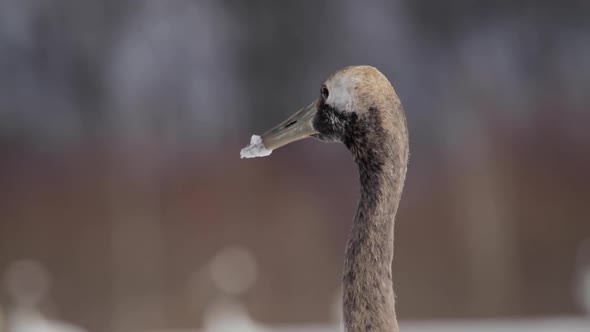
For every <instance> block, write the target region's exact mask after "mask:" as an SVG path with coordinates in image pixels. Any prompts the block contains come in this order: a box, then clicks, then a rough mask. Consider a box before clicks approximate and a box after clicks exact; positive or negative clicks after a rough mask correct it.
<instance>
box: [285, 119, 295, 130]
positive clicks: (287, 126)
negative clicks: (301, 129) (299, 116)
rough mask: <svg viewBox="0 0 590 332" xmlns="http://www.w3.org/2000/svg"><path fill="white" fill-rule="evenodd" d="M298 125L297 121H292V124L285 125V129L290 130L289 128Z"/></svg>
mask: <svg viewBox="0 0 590 332" xmlns="http://www.w3.org/2000/svg"><path fill="white" fill-rule="evenodd" d="M296 123H297V120H293V121H291V122H289V123H287V124H286V125H285V128H289V127H291V126H292V125H294V124H296Z"/></svg>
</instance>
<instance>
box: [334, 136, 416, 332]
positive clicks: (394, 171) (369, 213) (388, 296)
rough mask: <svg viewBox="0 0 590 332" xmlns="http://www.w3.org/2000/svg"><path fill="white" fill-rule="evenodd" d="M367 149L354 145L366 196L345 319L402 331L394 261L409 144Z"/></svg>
mask: <svg viewBox="0 0 590 332" xmlns="http://www.w3.org/2000/svg"><path fill="white" fill-rule="evenodd" d="M394 141H395V140H393V141H391V142H390V143H397V142H394ZM392 146H393V148H391V147H392ZM406 146H407V145H406ZM362 149H363V147H359V149H357V151H355V149H354V147H353V148H352V149H351V150H353V153H354V154H355V159H356V161H357V164H358V168H359V174H360V182H361V198H360V201H359V206H358V210H357V213H356V216H355V218H354V224H353V228H352V233H351V235H350V238H349V240H348V244H347V247H346V261H345V263H344V277H343V304H344V312H343V313H344V321H345V325H346V331H347V332H361V331H362V332H365V331H388V332H391V331H395V332H397V331H399V328H398V324H397V319H396V314H395V296H394V291H393V280H392V273H391V264H392V260H393V234H394V218H395V214H396V212H397V208H398V205H399V200H400V196H401V191H402V188H403V183H404V180H405V174H406V166H407V150H406V151H402V152H401V153H400V152H399V150H397V149H396V147H395V144H391V145H389V146H388V147H387V148H385V149H378V151H377V152H375V151H370V152H369V153H367V151H363V150H362ZM396 150H397V151H396ZM402 150H403V149H402Z"/></svg>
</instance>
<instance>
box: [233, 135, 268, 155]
mask: <svg viewBox="0 0 590 332" xmlns="http://www.w3.org/2000/svg"><path fill="white" fill-rule="evenodd" d="M271 153H272V150H269V149H267V148H266V147H265V146H264V144H263V143H262V138H260V136H258V135H252V138H250V145H248V146H247V147H245V148H243V149H242V151H240V158H255V157H266V156H268V155H270V154H271Z"/></svg>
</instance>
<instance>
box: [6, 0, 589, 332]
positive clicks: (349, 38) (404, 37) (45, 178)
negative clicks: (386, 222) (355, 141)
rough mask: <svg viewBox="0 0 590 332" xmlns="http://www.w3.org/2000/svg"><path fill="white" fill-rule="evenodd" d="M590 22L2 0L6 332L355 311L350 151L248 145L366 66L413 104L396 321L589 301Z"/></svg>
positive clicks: (543, 12)
mask: <svg viewBox="0 0 590 332" xmlns="http://www.w3.org/2000/svg"><path fill="white" fill-rule="evenodd" d="M589 17H590V2H588V1H585V0H578V1H575V0H567V1H491V0H481V1H477V2H473V1H466V0H454V1H444V2H440V1H434V0H412V1H410V0H396V1H388V0H374V1H362V2H361V1H354V0H343V1H335V0H330V1H282V2H279V1H271V0H251V1H248V2H234V1H213V0H206V1H189V0H175V1H160V0H143V1H139V0H108V1H107V0H105V1H80V0H69V1H68V0H60V1H47V0H0V188H1V190H0V331H17V332H21V331H94V332H107V331H114V332H119V331H125V332H127V331H138V332H139V331H164V330H166V331H176V330H180V329H182V330H187V331H188V330H190V331H196V330H204V331H260V330H261V329H266V330H273V329H276V330H278V329H279V328H281V327H283V328H288V327H291V328H292V329H293V330H294V331H296V330H299V331H305V329H306V328H305V327H306V326H307V327H308V330H309V331H312V330H313V328H312V326H320V327H322V326H325V327H326V329H325V330H326V331H327V330H329V328H333V330H334V331H336V328H337V327H338V324H339V323H338V321H339V313H338V312H339V307H338V302H339V292H340V280H341V270H342V262H343V258H344V246H345V243H346V237H347V235H348V232H349V229H350V225H351V221H352V217H353V214H354V211H355V209H356V202H357V199H358V191H359V188H358V179H357V174H356V168H355V165H354V163H353V161H352V158H351V157H350V156H349V154H348V151H346V148H345V147H344V146H342V145H338V144H322V143H320V142H318V141H315V140H306V141H303V142H299V143H297V144H293V145H290V146H288V147H285V148H283V149H280V150H277V151H275V153H273V155H272V156H271V157H269V158H257V159H252V160H240V158H239V151H240V149H241V148H242V147H243V146H245V145H246V144H247V143H248V141H249V138H250V135H251V134H260V133H262V132H264V131H266V129H268V128H270V127H271V126H272V125H274V124H276V123H278V122H279V121H282V120H283V119H285V118H286V117H287V116H288V115H290V114H291V113H292V112H294V111H295V110H297V109H298V108H300V107H302V106H305V105H307V104H308V103H309V102H310V101H311V100H313V99H314V98H316V97H317V96H318V94H319V89H320V83H321V81H322V80H323V79H324V78H325V77H326V76H327V75H329V74H331V73H332V72H334V71H335V70H337V69H339V68H341V67H343V66H347V65H352V64H369V65H373V66H376V67H377V68H379V69H380V70H381V71H382V72H383V73H384V74H385V75H386V76H388V77H389V78H390V80H391V81H392V83H393V84H394V86H395V88H396V90H397V93H398V95H399V96H400V98H401V100H402V103H403V104H404V107H405V109H406V112H407V118H408V124H409V129H410V138H411V147H410V151H411V161H410V166H409V172H408V177H407V182H406V187H405V191H404V196H403V199H402V203H401V207H400V210H399V214H398V217H397V219H396V256H395V259H394V264H393V266H394V280H395V284H396V293H397V308H398V317H399V319H400V320H401V322H402V326H403V325H404V324H406V323H405V322H408V323H407V324H409V325H407V326H412V324H413V323H417V324H418V325H419V324H421V323H424V324H428V322H442V323H441V324H444V323H445V322H446V323H450V322H455V323H456V322H462V321H471V322H480V320H482V321H489V320H490V319H494V320H496V319H497V320H500V321H504V320H508V319H511V320H512V319H517V320H519V321H520V320H522V321H529V320H530V321H533V322H535V321H542V320H543V319H552V318H556V317H557V318H560V319H563V320H564V321H568V322H574V321H575V322H578V323H580V320H583V321H584V322H585V321H586V320H584V318H583V317H584V316H585V315H588V314H590V172H589V170H590V153H589V152H590V110H589V108H590V93H589V87H590V19H589ZM27 324H28V325H27ZM31 324H32V325H31ZM35 324H37V325H35ZM44 324H45V325H44ZM232 324H233V325H232ZM572 324H573V323H572ZM580 324H582V323H580ZM30 326H37V327H39V326H41V328H42V329H38V330H34V329H31V327H30ZM44 326H45V327H44ZM49 326H53V327H51V328H55V330H51V329H50V327H49ZM424 326H426V325H424ZM584 326H586V328H587V327H588V326H590V324H588V325H584ZM27 328H29V329H27ZM319 330H320V329H318V330H317V331H319ZM558 330H561V331H564V329H558ZM314 331H315V330H314Z"/></svg>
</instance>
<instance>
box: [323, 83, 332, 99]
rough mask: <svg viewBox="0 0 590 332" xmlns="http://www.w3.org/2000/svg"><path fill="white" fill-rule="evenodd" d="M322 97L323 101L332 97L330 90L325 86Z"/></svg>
mask: <svg viewBox="0 0 590 332" xmlns="http://www.w3.org/2000/svg"><path fill="white" fill-rule="evenodd" d="M321 95H322V99H323V100H326V99H328V96H329V95H330V91H328V88H327V87H326V86H325V85H322V90H321Z"/></svg>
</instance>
